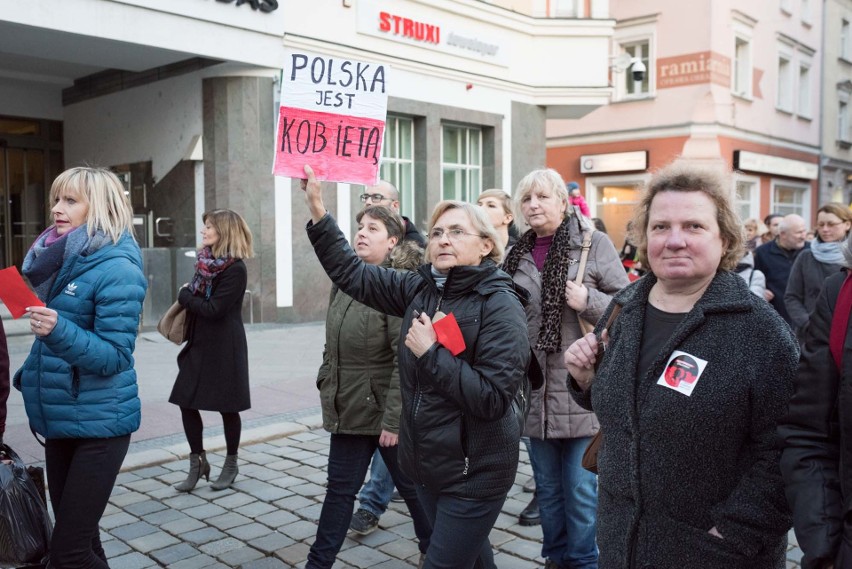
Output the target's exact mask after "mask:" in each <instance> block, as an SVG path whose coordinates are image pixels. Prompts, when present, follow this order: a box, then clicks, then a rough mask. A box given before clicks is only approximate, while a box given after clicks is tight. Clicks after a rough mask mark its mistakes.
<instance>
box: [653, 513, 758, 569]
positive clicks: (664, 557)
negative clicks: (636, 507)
mask: <svg viewBox="0 0 852 569" xmlns="http://www.w3.org/2000/svg"><path fill="white" fill-rule="evenodd" d="M709 529H710V528H707V529H706V530H705V529H700V528H696V527H694V526H691V525H689V524H687V523H685V522H682V521H679V520H675V519H673V518H670V517H668V516H665V515H662V514H660V513H653V514H651V513H648V514H646V515H645V516H643V518H642V522H641V525H640V537H639V547H638V548H637V557H636V566H637V567H643V566H648V567H654V568H655V569H682V568H683V567H691V568H694V569H703V568H707V569H716V568H719V567H724V568H725V569H752V568H753V567H762V565H761V564H760V563H758V562H756V560H755V559H754V558H749V557H746V556H745V555H742V554H740V553H739V552H737V551H736V550H734V549H733V547H732V546H731V545H730V544H729V543H727V542H725V540H724V539H720V538H718V537H715V536H713V535H710V533H708V530H709Z"/></svg>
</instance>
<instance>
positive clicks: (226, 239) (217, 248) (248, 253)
mask: <svg viewBox="0 0 852 569" xmlns="http://www.w3.org/2000/svg"><path fill="white" fill-rule="evenodd" d="M201 221H203V222H204V223H205V224H206V223H209V224H210V225H212V226H213V229H215V230H216V233H218V234H219V241H217V242H216V244H215V245H213V247H212V249H213V256H214V257H233V258H235V259H248V258H249V257H254V249H252V236H251V229H249V226H248V223H246V220H245V219H243V218H242V216H241V215H240V214H238V213H237V212H235V211H233V210H230V209H214V210H211V211H206V212H204V215H202V216H201Z"/></svg>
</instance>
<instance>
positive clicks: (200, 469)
mask: <svg viewBox="0 0 852 569" xmlns="http://www.w3.org/2000/svg"><path fill="white" fill-rule="evenodd" d="M202 476H203V477H204V478H206V479H207V481H208V482H210V463H209V462H207V453H205V452H204V451H201V454H191V455H189V475H188V476H187V477H186V480H184V481H183V482H181V483H180V484H178V485H176V486H175V490H177V491H178V492H190V491H191V490H192V489H193V488H195V485H196V484H198V479H199V478H201V477H202Z"/></svg>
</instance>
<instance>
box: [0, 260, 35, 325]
mask: <svg viewBox="0 0 852 569" xmlns="http://www.w3.org/2000/svg"><path fill="white" fill-rule="evenodd" d="M0 300H2V301H3V304H5V305H6V308H8V309H9V312H11V313H12V318H20V317H21V316H23V315H24V314H25V313H26V311H27V307H28V306H44V303H43V302H42V301H41V300H39V298H38V297H37V296H36V295H35V293H33V291H31V290H30V288H29V287H28V286H27V283H25V282H24V279H23V278H22V277H21V273H19V272H18V268H17V267H14V266H12V267H8V268H6V269H3V270H2V271H0Z"/></svg>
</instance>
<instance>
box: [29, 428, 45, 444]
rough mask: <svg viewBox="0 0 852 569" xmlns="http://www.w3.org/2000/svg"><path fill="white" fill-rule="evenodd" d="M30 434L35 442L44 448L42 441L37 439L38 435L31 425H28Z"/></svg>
mask: <svg viewBox="0 0 852 569" xmlns="http://www.w3.org/2000/svg"><path fill="white" fill-rule="evenodd" d="M30 432H31V433H32V434H33V436H34V437H35V440H36V442H38V444H40V445H41V446H44V441H42V440H41V439H40V438H38V433H37V432H35V429H33V428H32V425H30Z"/></svg>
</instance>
